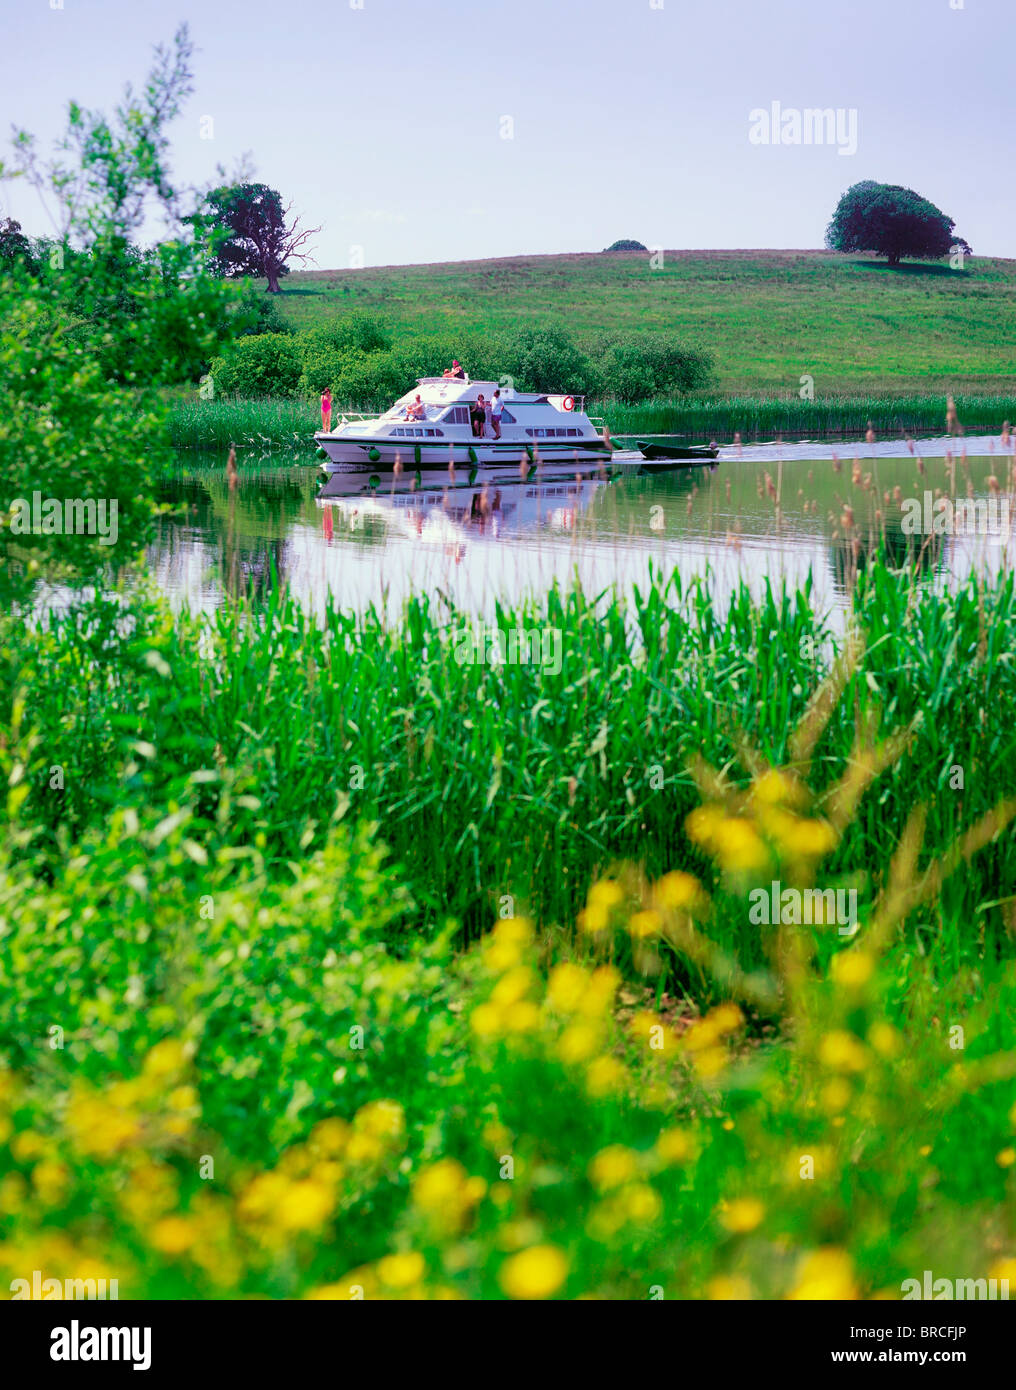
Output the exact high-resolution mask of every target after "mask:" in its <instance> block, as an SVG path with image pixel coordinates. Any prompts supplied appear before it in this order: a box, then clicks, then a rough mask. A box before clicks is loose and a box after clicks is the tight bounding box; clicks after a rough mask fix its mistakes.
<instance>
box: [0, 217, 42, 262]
mask: <svg viewBox="0 0 1016 1390" xmlns="http://www.w3.org/2000/svg"><path fill="white" fill-rule="evenodd" d="M15 261H21V262H23V264H24V265H25V266H27V268H28V269H29V270H32V269H33V268H34V266H35V257H34V256H33V255H32V246H31V243H30V242H29V240H28V238H27V237H26V236H25V234H24V232H23V231H22V230H21V223H20V222H15V220H14V218H13V217H7V218H4V220H3V221H0V269H4V268H6V267H9V266H13V265H14V262H15Z"/></svg>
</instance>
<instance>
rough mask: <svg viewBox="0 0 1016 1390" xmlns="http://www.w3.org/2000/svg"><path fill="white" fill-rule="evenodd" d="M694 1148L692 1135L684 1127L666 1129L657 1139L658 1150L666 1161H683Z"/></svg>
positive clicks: (689, 1155)
mask: <svg viewBox="0 0 1016 1390" xmlns="http://www.w3.org/2000/svg"><path fill="white" fill-rule="evenodd" d="M693 1149H694V1145H693V1143H692V1139H691V1136H690V1135H689V1134H688V1133H687V1131H686V1130H683V1129H665V1130H663V1131H662V1133H661V1134H659V1135H658V1136H657V1139H656V1152H657V1153H658V1154H659V1156H660V1158H661V1159H662V1161H663V1162H664V1163H683V1162H684V1160H685V1159H686V1158H690V1157H691V1154H692V1152H693Z"/></svg>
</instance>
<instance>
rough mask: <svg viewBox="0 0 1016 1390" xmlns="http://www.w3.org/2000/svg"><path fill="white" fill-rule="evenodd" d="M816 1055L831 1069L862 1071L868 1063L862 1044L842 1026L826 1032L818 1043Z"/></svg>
mask: <svg viewBox="0 0 1016 1390" xmlns="http://www.w3.org/2000/svg"><path fill="white" fill-rule="evenodd" d="M818 1055H819V1060H820V1061H821V1062H822V1065H823V1066H826V1067H829V1069H830V1070H831V1071H864V1069H865V1067H866V1066H867V1065H868V1054H867V1052H866V1051H865V1048H864V1044H863V1043H861V1042H859V1041H858V1039H857V1038H856V1037H855V1036H854V1034H853V1033H848V1032H846V1030H845V1029H842V1028H839V1029H834V1031H833V1032H831V1033H826V1035H825V1037H824V1038H823V1039H822V1041H821V1043H820V1044H819V1049H818Z"/></svg>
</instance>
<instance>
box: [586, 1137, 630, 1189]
mask: <svg viewBox="0 0 1016 1390" xmlns="http://www.w3.org/2000/svg"><path fill="white" fill-rule="evenodd" d="M637 1172H638V1154H637V1153H636V1152H635V1150H634V1149H628V1148H625V1146H624V1145H623V1144H610V1145H608V1147H607V1148H605V1149H601V1150H600V1152H599V1153H598V1154H595V1155H594V1157H593V1158H592V1159H591V1161H590V1163H589V1180H590V1182H591V1183H592V1184H593V1186H594V1187H596V1188H598V1189H599V1190H600V1191H601V1192H606V1191H607V1190H608V1189H610V1188H612V1187H620V1186H621V1184H622V1183H626V1182H628V1181H629V1179H631V1178H633V1177H634V1176H635V1174H636V1173H637Z"/></svg>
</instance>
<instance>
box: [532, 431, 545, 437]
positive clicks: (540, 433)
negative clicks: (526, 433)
mask: <svg viewBox="0 0 1016 1390" xmlns="http://www.w3.org/2000/svg"><path fill="white" fill-rule="evenodd" d="M533 434H534V435H535V436H536V438H537V439H546V437H547V431H546V430H533Z"/></svg>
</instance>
